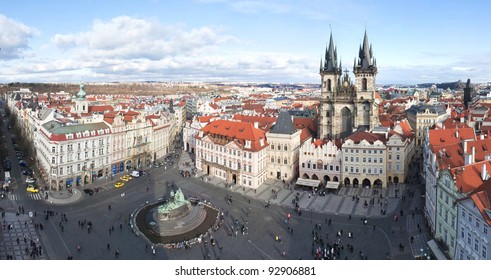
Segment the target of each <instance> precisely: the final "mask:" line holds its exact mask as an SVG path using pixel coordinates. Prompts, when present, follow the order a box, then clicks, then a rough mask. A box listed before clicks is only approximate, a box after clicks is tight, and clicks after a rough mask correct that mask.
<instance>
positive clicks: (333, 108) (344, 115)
mask: <svg viewBox="0 0 491 280" xmlns="http://www.w3.org/2000/svg"><path fill="white" fill-rule="evenodd" d="M341 72H342V66H341V62H339V64H338V62H337V51H336V47H335V46H334V43H333V39H332V34H331V38H330V40H329V47H328V48H327V49H326V54H325V58H324V62H323V61H322V59H321V65H320V75H321V93H322V99H321V104H320V114H319V129H318V132H319V134H318V137H319V138H320V139H325V138H328V139H340V138H345V137H347V136H349V135H350V134H352V133H353V131H355V130H357V129H372V128H374V127H375V126H377V125H378V123H379V121H378V108H377V104H376V103H375V77H376V74H377V65H376V61H375V58H373V52H372V47H371V45H369V44H368V36H367V34H366V31H365V37H364V40H363V45H362V46H360V51H359V58H358V60H357V59H356V58H355V65H354V67H353V73H354V75H355V82H354V83H353V82H352V81H351V79H350V76H349V75H348V73H349V71H348V70H345V71H344V72H345V74H344V75H342V73H341Z"/></svg>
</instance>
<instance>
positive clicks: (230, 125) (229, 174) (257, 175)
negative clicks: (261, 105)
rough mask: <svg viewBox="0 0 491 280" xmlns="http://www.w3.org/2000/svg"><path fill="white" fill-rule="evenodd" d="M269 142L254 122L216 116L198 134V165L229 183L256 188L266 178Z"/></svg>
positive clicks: (211, 174)
mask: <svg viewBox="0 0 491 280" xmlns="http://www.w3.org/2000/svg"><path fill="white" fill-rule="evenodd" d="M267 147H268V143H267V142H266V136H265V133H264V131H262V130H261V129H258V128H255V127H254V125H253V124H251V123H246V122H235V121H228V120H215V121H212V122H210V123H209V124H208V125H206V126H205V127H204V128H202V129H201V130H200V131H199V133H198V135H196V168H197V169H198V170H199V171H201V172H203V173H205V174H206V175H208V176H214V177H218V178H220V179H222V180H224V181H226V182H227V184H230V185H240V186H243V187H249V188H253V189H257V188H258V187H259V186H260V185H261V184H262V183H263V182H265V181H266V179H267V175H268V174H267V173H268V165H267V160H268V149H267Z"/></svg>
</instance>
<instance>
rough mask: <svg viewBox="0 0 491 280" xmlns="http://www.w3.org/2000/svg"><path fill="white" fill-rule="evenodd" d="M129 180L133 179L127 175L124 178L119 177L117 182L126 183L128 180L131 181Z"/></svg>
mask: <svg viewBox="0 0 491 280" xmlns="http://www.w3.org/2000/svg"><path fill="white" fill-rule="evenodd" d="M131 179H133V177H131V176H128V175H124V176H121V177H120V178H119V180H121V181H124V182H128V181H129V180H131Z"/></svg>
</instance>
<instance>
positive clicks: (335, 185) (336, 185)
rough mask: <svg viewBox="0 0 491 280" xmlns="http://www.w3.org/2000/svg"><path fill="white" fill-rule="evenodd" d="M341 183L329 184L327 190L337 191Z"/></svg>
mask: <svg viewBox="0 0 491 280" xmlns="http://www.w3.org/2000/svg"><path fill="white" fill-rule="evenodd" d="M339 183H340V182H327V183H326V189H333V190H337V189H338V188H339Z"/></svg>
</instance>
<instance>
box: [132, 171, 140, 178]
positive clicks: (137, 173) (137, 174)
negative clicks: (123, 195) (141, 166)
mask: <svg viewBox="0 0 491 280" xmlns="http://www.w3.org/2000/svg"><path fill="white" fill-rule="evenodd" d="M131 176H132V177H135V178H136V177H140V171H138V170H133V171H131Z"/></svg>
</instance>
